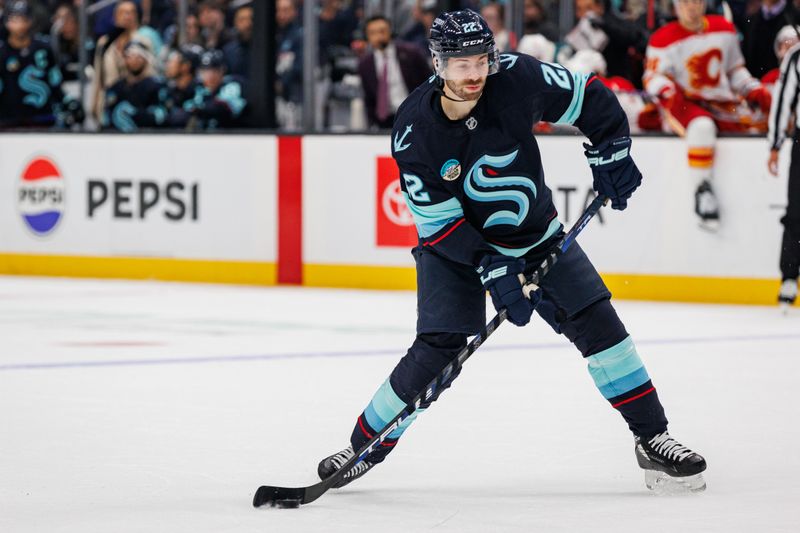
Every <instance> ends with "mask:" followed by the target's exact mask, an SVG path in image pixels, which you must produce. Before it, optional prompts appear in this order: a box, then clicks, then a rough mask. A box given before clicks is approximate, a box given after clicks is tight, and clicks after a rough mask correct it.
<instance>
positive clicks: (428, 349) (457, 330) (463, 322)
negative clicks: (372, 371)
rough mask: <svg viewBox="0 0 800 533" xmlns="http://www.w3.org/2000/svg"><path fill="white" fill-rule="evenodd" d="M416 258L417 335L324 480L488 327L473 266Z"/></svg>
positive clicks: (419, 254)
mask: <svg viewBox="0 0 800 533" xmlns="http://www.w3.org/2000/svg"><path fill="white" fill-rule="evenodd" d="M414 258H415V260H416V263H417V314H418V317H417V337H416V339H415V340H414V342H413V344H412V345H411V347H410V348H409V349H408V352H407V353H406V355H405V356H404V357H403V358H402V359H400V361H399V362H398V363H397V365H396V366H395V368H394V369H393V370H392V373H391V374H390V375H389V377H388V378H387V379H386V381H384V382H383V384H381V386H380V387H379V388H378V390H377V391H376V392H375V394H374V395H373V397H372V399H371V400H370V402H369V404H368V405H367V407H366V408H365V409H364V411H363V412H362V413H361V414H360V415H359V416H358V419H357V420H356V424H355V427H354V428H353V431H352V434H351V437H350V445H349V446H348V447H347V448H345V449H344V450H342V451H340V452H337V453H334V454H332V455H330V456H328V457H326V458H325V459H323V460H322V461H321V462H320V464H319V467H318V469H317V472H318V474H319V476H320V478H321V479H325V478H327V477H329V476H331V475H333V474H334V473H335V472H336V471H337V470H339V468H341V466H342V465H343V464H345V463H346V462H347V461H349V460H350V459H351V458H352V457H353V455H354V454H355V453H356V451H357V450H359V449H360V448H361V447H362V446H363V445H364V444H366V443H367V441H369V440H370V439H371V438H372V437H373V436H374V435H375V434H376V433H378V432H380V431H381V430H382V429H383V428H384V427H385V426H386V425H387V424H388V423H389V422H390V421H391V420H392V419H393V418H394V417H395V416H397V414H398V413H400V412H401V411H402V410H403V409H404V408H405V407H406V405H407V404H408V403H409V402H410V401H411V400H413V399H414V397H415V396H416V395H417V394H419V392H420V391H422V390H423V389H424V388H425V387H426V386H427V385H428V384H429V383H430V382H431V381H432V380H433V379H434V378H435V377H436V376H437V375H438V374H439V373H440V372H441V371H442V370H443V369H444V367H445V366H447V365H448V364H449V363H450V362H451V361H452V360H453V359H455V358H456V356H457V355H458V354H459V352H460V351H461V350H462V349H463V348H464V347H465V346H466V344H467V336H468V335H474V334H476V333H477V332H478V331H480V329H481V328H482V327H483V326H484V325H485V324H484V323H485V320H486V293H485V291H484V288H483V285H482V284H481V282H480V278H479V277H478V274H477V273H476V272H475V270H474V269H473V268H472V267H469V266H467V265H460V264H457V263H453V262H452V261H448V260H446V259H444V258H442V257H440V256H438V255H436V254H434V253H432V252H430V251H427V250H424V249H420V248H415V249H414ZM459 372H460V368H459V369H456V371H455V372H454V373H453V375H452V376H451V377H450V380H449V381H448V382H447V383H445V384H444V385H443V386H442V387H441V388H440V389H439V390H437V391H436V393H435V394H434V395H433V396H432V397H431V398H429V399H428V400H426V401H425V402H423V403H422V404H420V407H419V408H418V409H417V410H416V411H414V412H413V413H412V414H411V415H410V416H409V417H408V418H406V419H405V420H403V422H402V423H401V424H400V425H399V427H398V428H397V429H395V430H394V431H393V432H392V433H390V434H389V436H388V437H387V438H386V439H384V441H383V442H382V443H381V445H380V446H378V447H377V448H376V449H375V451H373V452H372V453H370V454H369V455H368V456H367V457H366V458H365V459H364V460H363V461H361V462H360V463H357V464H356V465H355V466H354V467H353V468H352V469H351V470H350V471H349V472H347V473H346V474H345V475H344V477H343V478H342V479H341V481H340V482H338V483H337V484H336V485H334V487H335V488H339V487H342V486H344V485H347V484H348V483H350V482H352V481H354V480H356V479H358V478H359V477H361V476H363V475H364V474H366V473H367V471H369V470H370V469H371V468H372V467H373V466H375V465H376V464H378V463H380V462H382V461H383V460H384V459H385V458H386V456H387V455H388V454H389V453H390V452H391V451H392V450H394V448H395V446H396V444H397V442H398V440H399V439H400V436H401V435H402V434H403V433H404V432H405V430H406V429H408V427H409V425H410V424H411V423H412V422H413V421H414V419H416V417H417V416H418V415H419V414H421V413H422V412H424V411H425V409H427V408H428V407H429V406H430V405H431V404H432V403H433V402H434V401H436V399H437V398H438V397H439V395H440V394H441V393H442V392H443V391H444V390H445V389H447V388H448V387H449V386H450V383H452V381H453V380H454V379H455V378H456V377H457V376H458V374H459Z"/></svg>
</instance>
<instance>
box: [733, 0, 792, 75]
mask: <svg viewBox="0 0 800 533" xmlns="http://www.w3.org/2000/svg"><path fill="white" fill-rule="evenodd" d="M786 20H787V18H786V0H761V6H760V8H759V10H758V11H756V13H754V14H753V15H752V16H751V17H748V18H747V19H746V20H745V21H744V22H743V27H742V28H741V30H742V34H743V39H742V54H743V55H744V61H745V65H746V66H747V70H749V71H750V73H751V74H752V75H753V76H755V77H756V78H760V77H762V76H763V75H764V74H766V73H767V72H769V71H770V70H772V69H775V68H778V58H777V57H776V56H775V48H774V46H775V37H777V35H778V31H780V29H781V28H782V27H783V26H784V25H786Z"/></svg>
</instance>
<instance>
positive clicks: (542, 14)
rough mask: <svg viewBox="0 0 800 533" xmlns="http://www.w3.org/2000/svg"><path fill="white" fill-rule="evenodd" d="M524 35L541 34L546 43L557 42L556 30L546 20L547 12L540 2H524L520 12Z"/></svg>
mask: <svg viewBox="0 0 800 533" xmlns="http://www.w3.org/2000/svg"><path fill="white" fill-rule="evenodd" d="M522 17H523V26H524V28H525V35H533V34H537V33H538V34H541V35H544V36H545V38H546V39H547V40H548V41H552V42H556V41H558V28H557V27H556V25H555V24H553V23H552V22H550V21H549V20H547V12H546V11H545V9H544V8H543V7H542V3H541V0H525V7H524V9H523V11H522Z"/></svg>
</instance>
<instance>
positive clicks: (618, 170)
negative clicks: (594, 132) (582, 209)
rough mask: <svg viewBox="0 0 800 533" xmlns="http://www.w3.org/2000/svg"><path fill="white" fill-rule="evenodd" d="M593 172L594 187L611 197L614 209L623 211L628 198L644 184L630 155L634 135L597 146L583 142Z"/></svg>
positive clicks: (626, 205)
mask: <svg viewBox="0 0 800 533" xmlns="http://www.w3.org/2000/svg"><path fill="white" fill-rule="evenodd" d="M583 147H584V148H586V151H585V152H583V153H584V154H585V155H586V158H587V159H588V160H589V166H590V167H591V168H592V174H593V175H594V182H593V185H592V186H593V187H594V190H595V191H597V192H598V193H600V194H602V195H604V196H607V197H609V198H610V199H611V208H612V209H617V210H619V211H622V210H623V209H625V208H626V207H628V198H630V197H631V195H632V194H633V191H635V190H636V188H637V187H638V186H639V185H641V183H642V173H641V172H639V169H638V168H636V163H634V162H633V159H632V158H631V138H630V137H620V138H619V139H614V140H612V141H604V142H602V143H600V144H599V145H598V146H592V145H589V144H585V143H584V145H583Z"/></svg>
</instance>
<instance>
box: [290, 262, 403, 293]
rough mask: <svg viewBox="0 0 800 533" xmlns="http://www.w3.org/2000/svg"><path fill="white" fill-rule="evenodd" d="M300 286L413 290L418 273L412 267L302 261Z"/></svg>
mask: <svg viewBox="0 0 800 533" xmlns="http://www.w3.org/2000/svg"><path fill="white" fill-rule="evenodd" d="M303 285H305V286H306V287H338V288H348V289H381V290H415V289H416V288H417V273H416V270H415V269H414V268H413V267H387V266H364V265H315V264H304V265H303Z"/></svg>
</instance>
